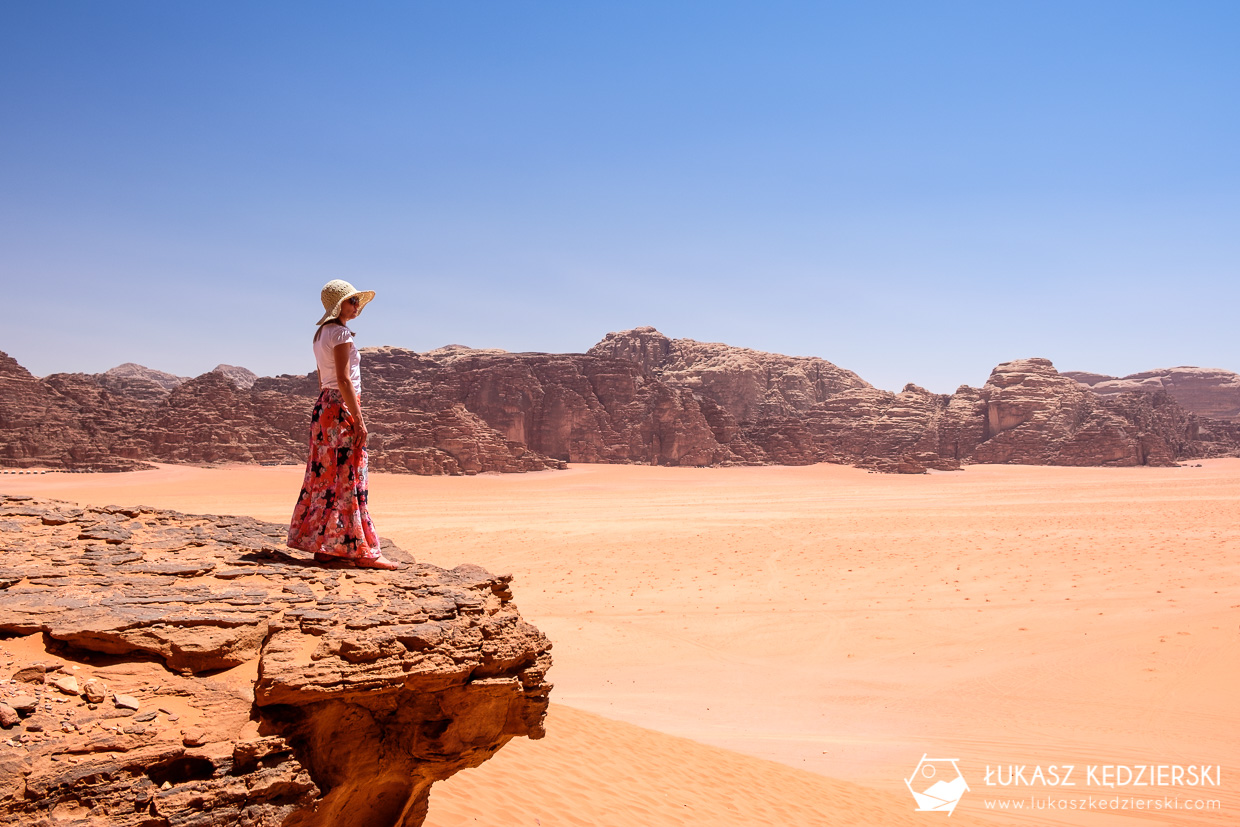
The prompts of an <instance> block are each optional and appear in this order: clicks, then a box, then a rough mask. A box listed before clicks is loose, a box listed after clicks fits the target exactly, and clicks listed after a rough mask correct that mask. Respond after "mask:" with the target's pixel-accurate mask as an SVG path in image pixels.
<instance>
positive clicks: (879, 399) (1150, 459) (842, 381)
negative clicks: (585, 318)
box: [590, 327, 1194, 473]
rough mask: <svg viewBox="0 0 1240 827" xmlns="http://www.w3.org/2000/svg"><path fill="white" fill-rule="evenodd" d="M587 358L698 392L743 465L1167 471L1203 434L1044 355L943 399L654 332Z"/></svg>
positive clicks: (820, 366)
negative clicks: (626, 364) (1001, 465)
mask: <svg viewBox="0 0 1240 827" xmlns="http://www.w3.org/2000/svg"><path fill="white" fill-rule="evenodd" d="M590 352H591V353H593V354H607V355H612V356H615V357H617V358H624V359H628V360H630V361H632V362H633V363H634V364H637V365H639V366H641V367H642V368H643V369H644V370H646V371H648V372H650V373H651V374H652V375H657V376H658V377H659V378H660V379H661V380H662V381H664V382H667V383H669V384H672V385H674V386H677V387H680V388H682V389H685V390H689V391H691V392H692V393H694V394H695V396H697V397H698V399H699V406H700V407H701V408H702V409H703V410H704V411H705V412H706V413H707V418H708V421H709V423H710V424H711V427H712V430H713V432H714V435H715V437H716V440H717V441H718V442H719V443H720V444H721V445H723V446H724V447H725V448H727V449H728V450H729V451H730V452H731V453H732V454H733V455H734V456H735V457H736V458H737V459H738V461H746V462H763V463H767V462H771V463H778V464H785V465H799V464H807V463H811V462H823V461H826V462H841V463H847V464H852V465H859V466H862V467H866V468H872V469H875V470H880V471H897V472H904V473H915V472H921V471H924V470H926V469H930V468H933V469H940V470H949V469H953V468H958V467H959V466H960V463H968V462H1015V463H1026V464H1050V465H1139V464H1162V465H1165V464H1170V463H1172V462H1174V460H1175V459H1176V458H1177V457H1180V456H1184V455H1187V454H1186V452H1187V451H1188V450H1189V449H1188V445H1189V444H1190V443H1191V442H1192V440H1193V438H1194V428H1193V423H1192V422H1191V421H1190V419H1189V417H1188V416H1187V415H1186V414H1185V413H1184V412H1183V411H1182V410H1181V409H1180V408H1179V407H1178V406H1176V405H1175V403H1174V400H1171V399H1170V398H1168V397H1166V396H1165V395H1164V396H1160V397H1157V398H1153V397H1151V398H1147V397H1146V396H1140V397H1139V398H1138V397H1133V398H1124V399H1122V400H1120V399H1116V400H1113V401H1102V400H1098V399H1097V398H1096V397H1094V396H1093V395H1092V394H1090V393H1089V392H1088V391H1086V390H1085V389H1084V388H1083V387H1082V386H1081V385H1080V384H1079V383H1077V382H1075V381H1073V380H1071V379H1068V378H1066V377H1063V376H1061V375H1060V374H1058V372H1056V371H1055V369H1054V366H1053V365H1051V363H1050V362H1049V361H1047V360H1045V359H1024V360H1018V361H1014V362H1008V363H1004V364H1002V365H1000V366H998V367H997V368H995V370H994V371H993V372H992V374H991V377H990V379H989V380H988V382H987V384H986V385H985V387H983V388H980V389H976V388H970V387H968V386H962V387H961V388H959V389H958V390H957V391H956V393H955V394H952V395H950V396H946V395H939V394H932V393H929V392H928V391H926V390H924V389H923V388H919V387H917V386H916V385H908V386H906V387H905V388H904V389H903V390H902V391H901V392H900V393H898V394H893V393H890V392H887V391H882V390H878V389H876V388H872V387H870V386H869V385H868V384H866V383H865V382H863V381H862V380H861V379H860V378H859V377H857V376H856V375H855V374H853V373H851V372H849V371H845V370H842V369H840V368H838V367H836V366H835V365H832V364H831V363H830V362H826V361H825V360H816V359H804V358H793V357H786V356H780V355H778V354H768V353H761V352H758V351H752V350H748V349H744V348H731V347H728V346H727V345H720V344H702V343H700V342H694V341H693V340H687V339H669V338H668V337H666V336H664V335H663V334H661V333H659V332H658V331H657V330H654V329H653V328H649V327H644V328H636V329H634V330H630V331H624V332H621V333H613V334H609V335H608V336H607V337H606V338H605V339H603V341H602V342H600V343H599V344H598V345H596V346H595V347H594V348H592V349H591V351H590ZM708 400H709V402H713V403H714V406H713V408H712V407H711V406H710V405H709V404H708Z"/></svg>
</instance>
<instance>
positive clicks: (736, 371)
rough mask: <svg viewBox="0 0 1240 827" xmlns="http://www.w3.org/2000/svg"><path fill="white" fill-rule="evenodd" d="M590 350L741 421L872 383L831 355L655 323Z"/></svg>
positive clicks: (811, 403)
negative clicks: (669, 332) (674, 332)
mask: <svg viewBox="0 0 1240 827" xmlns="http://www.w3.org/2000/svg"><path fill="white" fill-rule="evenodd" d="M588 352H589V354H590V355H591V356H606V357H610V358H614V359H624V360H626V361H630V362H634V363H636V364H637V365H640V366H641V368H642V369H643V370H644V371H646V372H648V373H650V374H652V375H654V376H657V377H659V378H660V379H662V380H663V381H665V382H668V383H669V384H672V385H676V386H678V387H682V388H686V389H688V390H691V391H693V392H694V393H699V394H702V395H704V396H709V397H710V398H711V399H713V400H714V401H715V402H716V403H718V404H719V405H721V406H722V407H723V409H724V410H725V411H727V412H728V413H729V414H731V415H732V416H733V417H735V418H736V419H737V420H739V421H750V420H754V419H757V418H758V417H761V416H786V415H790V414H795V413H797V412H800V411H807V410H809V409H811V408H813V407H814V406H815V405H817V404H819V403H821V402H824V401H826V400H827V399H830V398H831V397H833V396H835V395H836V394H838V393H841V392H843V391H847V390H854V389H858V388H870V387H871V386H870V383H869V382H866V381H865V380H864V379H862V378H861V377H860V376H858V375H857V374H855V373H853V372H852V371H850V370H844V369H843V368H840V367H837V366H835V365H833V364H831V363H830V362H828V361H827V360H826V359H819V358H816V357H812V356H809V357H805V356H783V355H781V354H778V353H765V352H763V351H759V350H750V349H749V348H742V347H732V346H730V345H725V344H719V343H716V342H697V341H694V340H693V339H669V338H668V337H667V336H664V335H663V334H662V333H660V332H659V331H657V330H655V329H654V328H653V327H638V328H634V329H633V330H626V331H623V332H621V333H609V334H607V336H606V337H604V338H603V340H602V341H601V342H599V343H598V344H596V345H595V346H594V347H592V348H590V350H589V351H588Z"/></svg>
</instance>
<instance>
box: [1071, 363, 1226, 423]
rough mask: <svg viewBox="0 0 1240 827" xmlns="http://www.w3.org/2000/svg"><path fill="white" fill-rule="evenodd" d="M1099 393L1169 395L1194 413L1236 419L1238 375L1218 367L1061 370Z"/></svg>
mask: <svg viewBox="0 0 1240 827" xmlns="http://www.w3.org/2000/svg"><path fill="white" fill-rule="evenodd" d="M1064 376H1068V377H1070V378H1072V379H1075V380H1076V381H1078V382H1080V383H1081V384H1083V385H1088V386H1089V387H1090V389H1091V390H1093V392H1094V393H1096V394H1098V395H1099V396H1116V395H1118V394H1123V393H1131V392H1133V391H1137V392H1142V393H1156V392H1165V393H1168V394H1170V395H1171V396H1172V397H1173V398H1174V399H1175V401H1176V402H1178V403H1179V404H1180V407H1182V408H1183V409H1184V410H1186V411H1188V412H1189V413H1194V414H1197V415H1198V416H1204V417H1209V418H1211V419H1221V420H1225V421H1228V422H1240V374H1238V373H1235V372H1233V371H1230V370H1221V369H1219V368H1194V367H1178V368H1161V369H1159V370H1147V371H1143V372H1141V373H1133V374H1130V375H1128V376H1124V377H1122V378H1119V377H1115V376H1106V375H1104V374H1100V373H1086V372H1084V371H1069V372H1066V373H1064Z"/></svg>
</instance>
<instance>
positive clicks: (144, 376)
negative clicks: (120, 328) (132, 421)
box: [95, 362, 189, 404]
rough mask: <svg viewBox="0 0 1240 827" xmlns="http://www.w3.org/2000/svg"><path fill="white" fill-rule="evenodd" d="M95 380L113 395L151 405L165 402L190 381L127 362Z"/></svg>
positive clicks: (100, 374)
mask: <svg viewBox="0 0 1240 827" xmlns="http://www.w3.org/2000/svg"><path fill="white" fill-rule="evenodd" d="M95 379H96V381H97V382H98V384H99V385H101V386H102V387H104V388H107V389H108V390H110V391H112V392H113V393H116V394H119V395H121V396H126V397H129V398H130V399H134V400H136V401H138V402H145V403H151V404H154V403H157V402H161V401H163V399H165V398H166V397H167V396H168V394H169V393H171V392H172V391H173V390H174V389H175V388H176V387H177V386H179V385H181V384H182V383H184V382H188V381H189V377H186V376H176V375H174V374H171V373H165V372H164V371H162V370H155V369H154V368H148V367H144V366H143V365H137V364H134V363H133V362H126V363H125V364H123V365H117V366H116V367H114V368H112V369H110V370H107V371H105V372H103V373H99V374H96V375H95Z"/></svg>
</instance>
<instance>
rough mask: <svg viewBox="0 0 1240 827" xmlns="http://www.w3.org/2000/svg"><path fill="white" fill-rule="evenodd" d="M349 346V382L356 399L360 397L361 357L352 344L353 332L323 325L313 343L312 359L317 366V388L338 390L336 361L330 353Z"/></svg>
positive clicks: (336, 326)
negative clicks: (337, 347)
mask: <svg viewBox="0 0 1240 827" xmlns="http://www.w3.org/2000/svg"><path fill="white" fill-rule="evenodd" d="M346 342H347V343H348V345H349V381H350V382H351V383H352V384H353V390H354V391H355V392H356V393H357V396H358V398H359V399H360V398H361V396H362V357H361V356H360V355H359V354H358V352H357V347H355V346H354V344H353V331H352V330H349V328H347V327H345V326H344V325H342V324H325V325H323V332H322V333H320V334H319V338H318V339H317V340H316V341H315V343H314V359H315V361H316V362H318V364H319V388H335V389H336V390H340V379H339V378H338V377H337V376H336V359H335V357H334V356H333V355H332V351H333V350H334V349H335V347H336V345H342V344H345V343H346Z"/></svg>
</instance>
